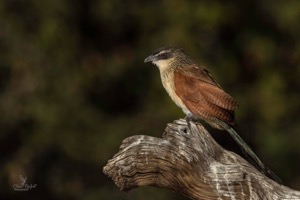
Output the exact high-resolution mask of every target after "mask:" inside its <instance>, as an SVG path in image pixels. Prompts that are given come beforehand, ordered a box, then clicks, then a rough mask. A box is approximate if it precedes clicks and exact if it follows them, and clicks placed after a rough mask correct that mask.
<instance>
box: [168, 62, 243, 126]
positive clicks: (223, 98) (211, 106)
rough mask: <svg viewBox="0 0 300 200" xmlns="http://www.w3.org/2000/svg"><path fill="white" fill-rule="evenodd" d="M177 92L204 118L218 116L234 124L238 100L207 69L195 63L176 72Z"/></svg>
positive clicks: (193, 110) (194, 111)
mask: <svg viewBox="0 0 300 200" xmlns="http://www.w3.org/2000/svg"><path fill="white" fill-rule="evenodd" d="M174 82H175V85H174V86H175V92H176V94H177V95H178V96H179V97H180V99H181V100H182V101H183V102H184V103H185V105H186V107H187V108H188V109H189V110H190V112H192V113H193V114H196V115H198V116H200V117H202V118H204V120H205V119H210V118H218V119H220V120H222V121H224V122H226V123H227V124H229V125H232V126H234V125H235V120H234V109H236V108H237V107H238V104H237V101H236V100H235V99H234V98H233V97H231V96H230V95H229V94H227V93H226V92H225V91H224V90H223V89H222V88H221V86H220V85H219V84H218V83H217V82H216V81H215V80H214V79H213V78H212V76H211V75H210V74H209V73H208V71H207V70H205V69H203V68H200V67H197V66H195V65H193V66H189V69H187V68H185V69H184V70H183V69H182V70H177V71H175V73H174Z"/></svg>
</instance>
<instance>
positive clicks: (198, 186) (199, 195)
mask: <svg viewBox="0 0 300 200" xmlns="http://www.w3.org/2000/svg"><path fill="white" fill-rule="evenodd" d="M103 172H104V173H105V174H106V175H107V176H109V177H111V178H112V180H113V181H114V183H115V184H116V185H117V186H118V187H119V188H120V189H121V190H123V191H128V190H131V189H133V188H136V187H139V186H145V185H147V186H155V187H160V188H167V189H170V190H172V191H174V192H177V193H180V194H182V195H185V196H188V197H189V198H191V199H207V200H210V199H270V200H274V199H300V192H299V191H296V190H292V189H290V188H288V187H286V186H283V185H279V184H278V183H276V182H275V181H273V180H271V179H269V178H268V177H266V176H265V175H263V174H261V173H260V172H259V171H257V170H256V169H255V168H254V167H253V166H252V165H250V164H249V163H248V162H247V161H245V160H244V159H243V158H241V157H240V156H238V155H237V154H235V153H233V152H230V151H227V150H225V149H223V148H222V147H221V146H220V145H219V144H218V143H216V142H215V140H214V139H213V138H212V137H211V135H210V134H209V133H208V132H207V130H206V129H205V128H204V127H203V126H202V125H201V124H195V123H193V122H191V123H190V126H188V125H187V123H186V121H185V120H182V119H181V120H176V121H174V122H173V123H172V124H168V125H167V128H166V131H165V132H164V134H163V136H162V138H155V137H151V136H146V135H136V136H132V137H129V138H126V139H124V140H123V142H122V145H121V146H120V150H119V152H118V153H117V154H116V155H115V156H114V157H113V158H112V159H111V160H109V161H108V163H107V165H106V166H105V167H104V168H103Z"/></svg>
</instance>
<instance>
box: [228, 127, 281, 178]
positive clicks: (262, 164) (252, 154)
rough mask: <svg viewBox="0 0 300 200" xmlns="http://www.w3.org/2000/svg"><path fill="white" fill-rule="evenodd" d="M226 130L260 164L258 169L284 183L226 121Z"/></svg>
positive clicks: (246, 153)
mask: <svg viewBox="0 0 300 200" xmlns="http://www.w3.org/2000/svg"><path fill="white" fill-rule="evenodd" d="M222 125H223V127H224V128H225V130H226V131H227V132H228V133H229V134H230V136H231V137H232V138H233V139H234V140H235V141H236V142H237V143H238V145H239V146H240V148H241V149H242V151H243V153H244V154H245V155H246V156H250V157H251V158H252V159H253V161H255V163H256V164H257V166H258V169H259V170H260V171H261V172H262V173H264V174H265V175H266V176H268V177H270V178H272V179H273V180H274V181H276V182H278V183H282V181H281V179H280V178H279V177H278V176H276V174H275V173H274V172H272V171H271V170H270V169H269V168H268V167H267V166H266V165H265V164H264V163H263V162H262V161H261V160H260V159H259V158H258V157H257V155H256V154H255V153H254V152H253V151H252V149H251V148H250V147H249V146H248V145H247V143H246V142H245V141H244V140H243V139H242V138H241V137H240V136H239V134H238V133H237V132H236V131H235V130H234V129H233V128H232V127H230V126H228V125H227V124H226V123H222Z"/></svg>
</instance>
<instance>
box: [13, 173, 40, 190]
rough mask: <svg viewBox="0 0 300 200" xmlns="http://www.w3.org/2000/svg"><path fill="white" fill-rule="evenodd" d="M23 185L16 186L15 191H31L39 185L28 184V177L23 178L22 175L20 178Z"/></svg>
mask: <svg viewBox="0 0 300 200" xmlns="http://www.w3.org/2000/svg"><path fill="white" fill-rule="evenodd" d="M19 177H20V180H21V183H20V184H14V185H13V188H14V190H15V191H29V190H31V189H33V188H36V186H37V184H30V185H29V184H27V183H26V181H27V176H26V177H23V176H22V175H20V176H19Z"/></svg>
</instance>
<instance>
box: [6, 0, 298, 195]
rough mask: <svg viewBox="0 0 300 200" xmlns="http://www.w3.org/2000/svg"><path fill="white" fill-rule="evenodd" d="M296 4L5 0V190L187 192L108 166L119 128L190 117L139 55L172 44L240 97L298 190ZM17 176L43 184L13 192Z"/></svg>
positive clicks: (274, 164)
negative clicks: (146, 183) (126, 187)
mask: <svg viewBox="0 0 300 200" xmlns="http://www.w3.org/2000/svg"><path fill="white" fill-rule="evenodd" d="M299 11H300V1H299V0H289V1H271V0H263V1H261V0H246V1H234V0H229V1H218V0H210V1H171V0H164V1H149V0H147V1H146V0H145V1H136V0H135V1H120V0H110V1H97V0H85V1H71V0H51V1H33V0H3V1H1V2H0V13H1V14H0V16H1V17H0V105H1V107H0V109H1V115H0V127H1V133H0V154H1V157H0V160H1V165H0V166H1V168H0V177H1V179H0V186H1V190H0V191H1V192H0V194H1V199H24V198H26V197H28V199H29V198H30V199H40V198H43V199H104V200H105V199H124V200H125V199H143V200H150V199H157V200H158V199H185V198H184V197H182V196H179V195H177V194H175V193H172V192H170V191H166V190H163V189H158V188H150V187H143V188H138V189H135V190H133V191H130V192H128V193H124V192H120V191H119V190H118V188H117V187H116V186H115V185H114V184H113V182H112V180H111V179H109V178H107V177H106V176H105V175H104V174H103V173H102V167H103V166H104V165H105V164H106V162H107V161H108V159H110V158H111V157H112V156H113V155H114V154H115V153H116V152H117V151H118V147H119V145H120V144H121V141H122V140H123V139H124V138H126V137H129V136H132V135H135V134H147V135H152V136H157V137H160V136H161V134H162V133H163V131H164V128H165V126H166V123H168V122H172V121H173V120H175V119H178V118H181V117H184V115H183V114H182V112H181V110H180V109H179V108H177V107H176V106H175V104H174V103H173V102H172V101H171V100H170V98H169V97H168V95H167V94H166V92H165V91H164V89H163V87H162V85H161V83H160V77H159V73H158V70H157V68H156V67H155V66H153V65H150V64H144V63H143V60H144V58H145V57H146V56H148V55H149V54H150V53H151V52H152V51H153V50H154V49H156V48H158V47H161V46H165V45H173V46H178V47H182V48H184V49H185V50H186V51H187V52H188V53H189V54H190V55H191V56H192V57H193V58H194V59H195V60H197V62H199V63H201V64H203V65H204V66H206V67H207V68H208V69H209V70H210V71H211V73H212V74H213V76H214V77H215V78H216V79H217V80H218V82H219V83H220V84H221V85H222V86H223V87H224V88H225V90H226V91H228V92H229V93H230V94H232V95H233V96H234V97H235V98H236V99H237V100H238V101H239V103H240V107H239V109H238V110H237V113H236V115H237V122H238V124H239V133H240V134H241V135H242V137H243V138H244V139H245V140H246V141H247V142H248V143H249V144H250V145H251V146H252V147H253V149H254V150H255V152H256V153H257V154H258V155H259V156H260V157H261V159H262V160H263V161H264V162H265V163H267V165H268V166H269V167H270V168H271V169H272V170H273V171H274V172H276V174H277V175H278V176H279V177H281V178H282V179H283V181H284V184H285V185H287V186H289V187H292V188H294V189H298V190H299V189H300V173H299V168H300V148H299V146H300V82H299V79H300V37H299V36H300V26H299V24H300V12H299ZM218 137H219V140H222V138H223V137H226V134H218ZM220 138H221V139H220ZM230 142H232V141H230ZM19 175H23V176H27V177H28V179H27V182H28V184H30V183H32V184H37V188H35V189H32V190H30V191H28V192H18V191H14V190H13V187H12V186H13V185H14V184H17V183H20V179H19Z"/></svg>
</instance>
